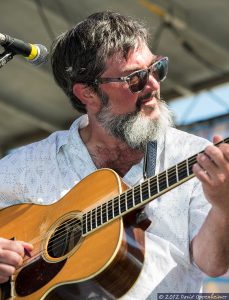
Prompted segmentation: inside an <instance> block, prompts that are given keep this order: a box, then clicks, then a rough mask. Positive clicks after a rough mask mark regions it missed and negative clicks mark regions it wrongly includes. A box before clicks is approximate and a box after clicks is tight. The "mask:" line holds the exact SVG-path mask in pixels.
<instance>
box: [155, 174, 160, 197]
mask: <svg viewBox="0 0 229 300" xmlns="http://www.w3.org/2000/svg"><path fill="white" fill-rule="evenodd" d="M156 179H157V192H158V193H159V192H160V187H159V177H158V175H156Z"/></svg>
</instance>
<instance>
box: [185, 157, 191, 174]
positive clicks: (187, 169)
mask: <svg viewBox="0 0 229 300" xmlns="http://www.w3.org/2000/svg"><path fill="white" fill-rule="evenodd" d="M185 164H186V171H187V176H189V175H190V174H189V168H188V160H187V159H186V160H185Z"/></svg>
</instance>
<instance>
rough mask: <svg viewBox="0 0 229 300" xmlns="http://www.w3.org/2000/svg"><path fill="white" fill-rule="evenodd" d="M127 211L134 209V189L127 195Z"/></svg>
mask: <svg viewBox="0 0 229 300" xmlns="http://www.w3.org/2000/svg"><path fill="white" fill-rule="evenodd" d="M126 199H127V209H130V208H132V207H134V197H133V189H130V190H128V191H127V193H126Z"/></svg>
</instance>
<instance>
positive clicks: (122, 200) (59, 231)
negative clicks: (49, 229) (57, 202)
mask: <svg viewBox="0 0 229 300" xmlns="http://www.w3.org/2000/svg"><path fill="white" fill-rule="evenodd" d="M171 174H172V173H171ZM171 174H170V176H171ZM159 177H160V176H159ZM147 181H149V180H147ZM166 181H167V180H166ZM144 183H147V184H148V182H146V181H145V182H144ZM144 183H143V184H144ZM138 188H139V189H140V186H138ZM146 190H147V194H149V189H148V186H147V187H143V189H142V193H143V194H144V192H145V191H146ZM139 192H140V190H139ZM124 194H125V193H124ZM122 195H123V194H122ZM120 196H121V195H120ZM134 196H136V195H134ZM119 198H120V197H118V196H117V197H115V198H114V199H112V200H110V202H111V203H112V204H113V202H115V200H117V201H116V202H117V204H119V203H120V210H121V211H122V212H123V208H124V207H126V204H128V203H127V202H129V201H128V200H130V198H129V199H128V196H127V197H126V196H125V197H124V199H121V200H120V201H118V200H119ZM125 198H127V201H126V200H125ZM131 200H132V198H131ZM144 200H145V199H144ZM107 203H108V202H107ZM107 203H105V204H106V206H107ZM103 204H104V203H103ZM103 204H102V205H101V206H98V207H100V212H101V213H100V222H101V224H100V225H102V224H103V223H105V222H102V219H104V212H105V214H106V215H107V214H108V215H110V213H112V211H113V210H112V209H113V205H112V207H110V208H111V210H109V209H107V207H104V205H103ZM98 207H97V208H98ZM93 211H94V213H95V215H94V216H93V215H92V214H93V213H92V212H93ZM124 211H125V210H124ZM89 212H90V214H91V216H90V218H91V223H92V224H91V227H92V229H94V228H96V227H97V226H96V220H93V219H95V218H96V213H97V212H96V208H93V209H92V210H90V211H88V212H86V213H89ZM81 215H83V214H81ZM93 217H94V218H93ZM106 219H107V216H106ZM80 222H82V221H79V220H77V219H76V218H73V219H71V220H70V221H68V222H63V224H62V225H60V226H59V227H58V233H57V234H55V238H56V240H57V241H58V238H59V237H60V236H61V234H62V233H63V230H65V226H66V225H67V226H70V225H71V226H72V225H76V224H77V223H78V224H79V223H80ZM94 224H95V226H94ZM98 226H99V225H98ZM61 227H62V228H61ZM93 227H94V228H93ZM62 229H63V230H62ZM48 235H49V234H47V236H48ZM44 237H45V236H44Z"/></svg>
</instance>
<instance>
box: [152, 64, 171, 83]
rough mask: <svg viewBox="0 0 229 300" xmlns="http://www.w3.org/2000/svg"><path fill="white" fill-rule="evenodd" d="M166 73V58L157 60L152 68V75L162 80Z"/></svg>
mask: <svg viewBox="0 0 229 300" xmlns="http://www.w3.org/2000/svg"><path fill="white" fill-rule="evenodd" d="M167 73H168V60H167V59H161V60H159V61H158V62H157V63H156V64H155V65H154V68H153V75H154V77H155V78H156V79H157V81H163V80H164V79H165V77H166V75H167Z"/></svg>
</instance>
